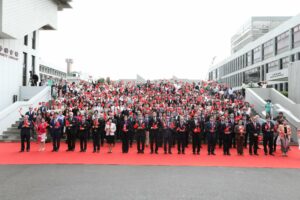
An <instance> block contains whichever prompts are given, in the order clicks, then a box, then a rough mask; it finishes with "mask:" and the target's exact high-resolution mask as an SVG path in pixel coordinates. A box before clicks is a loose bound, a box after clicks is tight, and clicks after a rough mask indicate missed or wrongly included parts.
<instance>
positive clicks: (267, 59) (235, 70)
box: [208, 15, 300, 91]
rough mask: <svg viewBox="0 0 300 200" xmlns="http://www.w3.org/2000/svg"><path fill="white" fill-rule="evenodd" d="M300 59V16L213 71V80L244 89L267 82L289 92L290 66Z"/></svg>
mask: <svg viewBox="0 0 300 200" xmlns="http://www.w3.org/2000/svg"><path fill="white" fill-rule="evenodd" d="M298 60H300V15H297V16H294V17H291V18H289V19H287V20H286V21H284V22H282V23H281V24H280V25H278V26H277V27H275V28H274V29H272V30H270V31H269V32H267V33H265V34H264V35H262V36H261V37H259V38H258V39H256V40H255V41H252V42H249V43H248V44H246V45H245V46H244V47H243V48H241V49H239V50H238V51H237V52H235V53H233V54H232V55H231V56H230V57H229V58H227V59H225V60H223V61H222V62H221V63H218V64H217V65H215V66H212V67H211V68H210V69H209V74H208V78H209V80H216V81H219V82H222V83H226V84H228V85H229V86H231V87H233V88H236V89H238V88H240V87H241V86H242V84H243V83H245V84H248V83H250V82H253V83H258V82H260V81H266V82H267V84H268V85H269V86H272V87H274V88H275V89H277V90H279V91H288V88H289V87H288V66H289V64H290V63H291V62H295V61H298Z"/></svg>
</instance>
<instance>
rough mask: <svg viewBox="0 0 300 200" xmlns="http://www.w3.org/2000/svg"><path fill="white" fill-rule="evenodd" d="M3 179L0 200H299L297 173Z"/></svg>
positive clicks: (27, 172)
mask: <svg viewBox="0 0 300 200" xmlns="http://www.w3.org/2000/svg"><path fill="white" fill-rule="evenodd" d="M0 180H1V181H0V200H15V199H24V200H48V199H49V200H50V199H51V200H77V199H78V200H87V199H105V200H106V199H109V200H111V199H128V200H132V199H138V200H143V199H153V200H156V199H172V200H175V199H204V200H209V199H214V200H218V199H220V200H221V199H222V200H223V199H224V200H227V199H228V200H248V199H251V200H252V199H257V200H264V199H266V200H269V199H270V200H277V199H286V200H294V199H295V200H299V199H300V170H296V169H268V168H262V169H256V168H224V167H167V166H115V165H4V166H0Z"/></svg>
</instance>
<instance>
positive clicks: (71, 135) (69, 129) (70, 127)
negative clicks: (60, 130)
mask: <svg viewBox="0 0 300 200" xmlns="http://www.w3.org/2000/svg"><path fill="white" fill-rule="evenodd" d="M65 126H66V133H67V142H68V149H67V151H75V144H76V135H77V127H78V120H77V119H76V118H75V117H74V116H73V112H69V116H68V117H67V118H66V119H65Z"/></svg>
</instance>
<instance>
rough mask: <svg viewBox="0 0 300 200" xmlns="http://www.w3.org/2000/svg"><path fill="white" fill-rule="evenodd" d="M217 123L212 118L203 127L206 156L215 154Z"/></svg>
mask: <svg viewBox="0 0 300 200" xmlns="http://www.w3.org/2000/svg"><path fill="white" fill-rule="evenodd" d="M217 128H218V127H217V123H216V121H215V118H214V117H210V119H209V122H207V123H206V125H205V130H206V132H207V151H208V155H216V154H215V146H216V140H217V135H216V134H217Z"/></svg>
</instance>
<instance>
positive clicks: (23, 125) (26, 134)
mask: <svg viewBox="0 0 300 200" xmlns="http://www.w3.org/2000/svg"><path fill="white" fill-rule="evenodd" d="M32 127H33V123H32V122H31V121H30V120H29V116H28V115H25V116H24V118H23V121H22V122H20V124H19V126H18V129H21V150H20V152H24V150H25V141H26V151H27V152H29V151H30V130H31V129H32Z"/></svg>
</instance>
